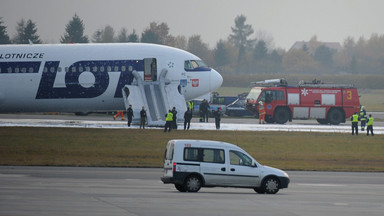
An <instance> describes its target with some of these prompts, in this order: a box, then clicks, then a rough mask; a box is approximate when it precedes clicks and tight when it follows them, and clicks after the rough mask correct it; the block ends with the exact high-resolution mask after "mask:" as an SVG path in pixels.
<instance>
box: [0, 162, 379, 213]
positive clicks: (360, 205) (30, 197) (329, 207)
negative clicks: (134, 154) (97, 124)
mask: <svg viewBox="0 0 384 216" xmlns="http://www.w3.org/2000/svg"><path fill="white" fill-rule="evenodd" d="M161 174H162V169H139V168H86V167H8V166H0V182H1V184H0V215H18V216H20V215H39V216H45V215H49V216H52V215H59V216H60V215H71V216H77V215H83V216H95V215H108V216H120V215H129V216H134V215H143V216H146V215H148V216H152V215H157V216H173V215H177V216H179V215H183V216H189V215H191V216H192V215H193V216H196V215H229V216H233V215H271V216H272V215H273V216H280V215H281V216H290V215H292V216H308V215H311V216H324V215H329V216H331V215H332V216H344V215H345V216H351V215H352V216H353V215H356V216H361V215H369V216H376V215H377V216H379V215H380V216H381V215H383V212H384V181H383V179H384V173H349V172H297V171H291V172H289V171H288V174H289V175H290V178H291V184H290V185H289V188H287V189H284V190H280V191H279V192H278V193H277V194H275V195H266V194H262V195H261V194H257V193H255V192H254V191H253V190H251V189H235V188H202V189H201V190H200V191H199V192H198V193H180V192H178V191H177V190H176V189H175V188H174V187H173V185H168V184H163V183H162V182H161V181H160V176H161Z"/></svg>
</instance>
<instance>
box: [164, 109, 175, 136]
mask: <svg viewBox="0 0 384 216" xmlns="http://www.w3.org/2000/svg"><path fill="white" fill-rule="evenodd" d="M172 122H173V113H172V110H169V111H168V113H167V114H165V126H164V132H167V128H168V132H170V131H171V129H172Z"/></svg>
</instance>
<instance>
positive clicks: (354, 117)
mask: <svg viewBox="0 0 384 216" xmlns="http://www.w3.org/2000/svg"><path fill="white" fill-rule="evenodd" d="M351 121H352V135H354V134H355V133H354V131H356V136H357V135H359V115H358V114H357V113H356V112H355V114H353V115H352V117H351Z"/></svg>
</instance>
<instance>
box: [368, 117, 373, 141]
mask: <svg viewBox="0 0 384 216" xmlns="http://www.w3.org/2000/svg"><path fill="white" fill-rule="evenodd" d="M373 120H374V119H373V117H372V115H371V114H369V118H368V122H367V136H369V131H371V135H372V136H373Z"/></svg>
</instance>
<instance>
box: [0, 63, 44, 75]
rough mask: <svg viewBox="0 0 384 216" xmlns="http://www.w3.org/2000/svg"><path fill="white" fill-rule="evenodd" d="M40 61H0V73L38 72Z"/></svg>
mask: <svg viewBox="0 0 384 216" xmlns="http://www.w3.org/2000/svg"><path fill="white" fill-rule="evenodd" d="M40 64H41V62H39V61H38V62H0V74H4V73H38V72H39V68H40Z"/></svg>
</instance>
